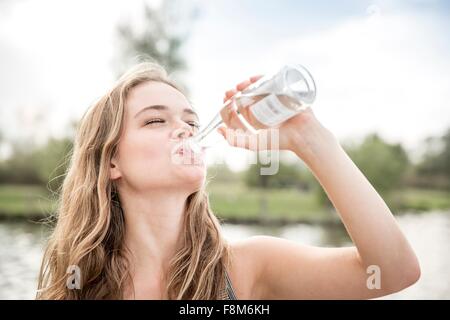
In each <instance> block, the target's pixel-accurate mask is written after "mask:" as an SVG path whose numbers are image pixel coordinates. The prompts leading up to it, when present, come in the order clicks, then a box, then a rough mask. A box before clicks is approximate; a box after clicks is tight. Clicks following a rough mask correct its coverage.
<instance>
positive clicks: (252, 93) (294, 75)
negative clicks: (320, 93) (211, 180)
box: [187, 64, 316, 152]
mask: <svg viewBox="0 0 450 320" xmlns="http://www.w3.org/2000/svg"><path fill="white" fill-rule="evenodd" d="M315 98H316V85H315V83H314V79H313V77H312V76H311V74H310V73H309V71H308V70H306V68H305V67H303V66H301V65H299V64H288V65H285V66H283V67H282V68H281V69H280V70H279V71H278V72H276V73H275V74H269V75H265V76H264V77H262V78H261V79H259V80H258V81H256V82H255V83H253V84H252V85H250V86H249V87H247V88H246V89H245V90H243V91H240V92H238V93H236V94H235V95H234V96H233V97H231V98H230V99H229V100H228V101H227V102H225V104H224V105H223V106H222V107H221V108H220V110H219V112H218V113H217V114H216V115H215V116H214V118H213V119H212V120H211V121H210V122H209V123H208V124H207V125H206V126H205V127H203V128H202V129H201V130H200V131H199V132H198V133H197V134H196V135H195V136H193V137H191V138H189V139H187V140H188V141H187V143H188V144H189V146H190V147H191V149H192V150H193V151H194V152H200V151H202V150H204V149H205V148H207V147H211V145H208V144H207V143H205V141H206V140H207V139H205V138H206V137H208V136H209V135H210V134H211V133H212V132H213V131H215V129H216V128H217V127H218V126H219V125H220V124H221V123H223V119H222V116H221V111H222V110H224V109H226V108H230V107H233V108H234V109H235V110H236V111H237V113H238V114H241V115H243V116H244V117H245V118H246V119H250V123H251V124H252V125H253V126H254V127H255V128H256V129H261V128H269V127H276V126H278V125H279V124H281V123H283V122H284V121H286V120H288V119H289V118H291V117H293V116H295V115H296V114H298V113H299V112H301V111H303V110H305V109H306V108H308V107H309V106H311V105H312V103H313V102H314V100H315Z"/></svg>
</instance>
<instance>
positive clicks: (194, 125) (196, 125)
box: [187, 121, 200, 129]
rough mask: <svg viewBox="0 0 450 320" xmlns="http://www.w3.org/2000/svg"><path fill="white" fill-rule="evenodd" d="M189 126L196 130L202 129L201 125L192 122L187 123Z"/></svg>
mask: <svg viewBox="0 0 450 320" xmlns="http://www.w3.org/2000/svg"><path fill="white" fill-rule="evenodd" d="M187 124H188V125H190V126H191V127H194V128H196V129H200V125H199V124H198V123H197V122H194V121H191V122H187Z"/></svg>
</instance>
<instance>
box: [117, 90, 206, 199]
mask: <svg viewBox="0 0 450 320" xmlns="http://www.w3.org/2000/svg"><path fill="white" fill-rule="evenodd" d="M198 126H199V120H198V117H197V115H196V114H195V112H194V111H193V110H192V108H191V106H190V104H189V102H188V101H187V99H186V97H185V96H184V95H183V94H182V93H181V92H179V91H178V90H176V89H175V88H173V87H171V86H170V85H167V84H165V83H162V82H156V81H150V82H145V83H142V84H140V85H138V86H136V87H134V88H133V89H132V90H131V91H130V93H129V95H128V98H127V101H126V103H125V114H124V119H123V131H122V135H121V138H120V142H119V146H118V151H117V154H116V156H115V157H114V159H112V161H111V178H112V179H113V180H116V179H119V180H118V182H119V186H120V185H126V186H127V187H128V188H131V189H133V190H135V191H148V190H155V189H158V190H162V189H168V190H170V189H173V190H186V191H188V192H195V191H197V190H198V189H200V187H201V186H202V185H203V183H204V179H205V175H206V167H205V165H204V163H203V161H202V160H203V158H202V157H197V158H195V159H196V161H179V160H180V156H181V154H182V153H183V151H182V150H180V148H179V147H180V144H181V143H182V141H183V139H185V138H187V137H189V136H191V135H192V134H193V133H195V131H196V130H198ZM186 153H189V150H186V149H184V159H186Z"/></svg>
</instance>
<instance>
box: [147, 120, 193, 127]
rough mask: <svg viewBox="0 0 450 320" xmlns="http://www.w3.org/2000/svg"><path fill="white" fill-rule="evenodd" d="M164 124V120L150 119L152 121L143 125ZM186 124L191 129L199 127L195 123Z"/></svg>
mask: <svg viewBox="0 0 450 320" xmlns="http://www.w3.org/2000/svg"><path fill="white" fill-rule="evenodd" d="M164 122H166V121H165V120H164V119H152V120H148V121H146V122H145V125H149V124H153V123H164ZM187 124H189V125H190V126H191V127H194V128H196V129H199V128H200V125H199V124H197V123H195V122H191V123H189V122H187Z"/></svg>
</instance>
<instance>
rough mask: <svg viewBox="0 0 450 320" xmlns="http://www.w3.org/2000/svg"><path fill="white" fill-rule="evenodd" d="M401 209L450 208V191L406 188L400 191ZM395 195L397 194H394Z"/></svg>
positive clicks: (427, 209)
mask: <svg viewBox="0 0 450 320" xmlns="http://www.w3.org/2000/svg"><path fill="white" fill-rule="evenodd" d="M397 194H398V199H399V200H397V201H400V206H399V208H400V209H403V210H417V211H429V210H446V209H449V208H450V192H448V191H440V190H421V189H406V190H402V191H401V192H398V193H397ZM394 195H395V194H394Z"/></svg>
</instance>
